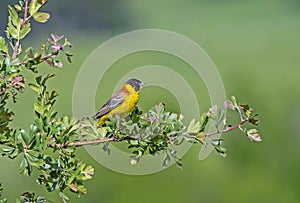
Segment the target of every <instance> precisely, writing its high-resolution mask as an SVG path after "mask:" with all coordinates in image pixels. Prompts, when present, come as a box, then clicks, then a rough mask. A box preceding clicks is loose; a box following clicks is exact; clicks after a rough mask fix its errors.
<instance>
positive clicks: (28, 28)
mask: <svg viewBox="0 0 300 203" xmlns="http://www.w3.org/2000/svg"><path fill="white" fill-rule="evenodd" d="M30 31H31V26H30V21H27V22H26V23H25V24H24V27H23V28H22V29H21V30H20V34H19V39H23V38H24V37H25V36H26V35H27V34H28V33H29V32H30Z"/></svg>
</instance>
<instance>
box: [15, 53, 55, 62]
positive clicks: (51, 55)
mask: <svg viewBox="0 0 300 203" xmlns="http://www.w3.org/2000/svg"><path fill="white" fill-rule="evenodd" d="M57 54H58V51H54V52H52V53H51V54H48V55H46V56H43V57H42V58H41V59H40V60H41V61H42V62H44V61H46V60H48V59H49V58H52V57H53V56H56V55H57ZM29 62H30V61H23V62H20V63H18V65H27V64H29Z"/></svg>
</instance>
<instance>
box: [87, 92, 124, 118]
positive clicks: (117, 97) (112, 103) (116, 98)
mask: <svg viewBox="0 0 300 203" xmlns="http://www.w3.org/2000/svg"><path fill="white" fill-rule="evenodd" d="M125 95H126V93H125V92H120V91H119V92H117V93H116V94H114V95H113V96H112V97H111V98H110V99H109V100H108V101H107V102H106V103H105V104H104V105H103V106H102V107H101V108H100V110H99V111H98V112H97V114H96V115H94V116H93V117H94V118H95V119H98V118H100V117H101V116H103V115H105V114H107V113H109V112H110V111H111V110H113V109H115V108H116V107H118V106H120V105H121V104H122V103H123V101H124V97H125Z"/></svg>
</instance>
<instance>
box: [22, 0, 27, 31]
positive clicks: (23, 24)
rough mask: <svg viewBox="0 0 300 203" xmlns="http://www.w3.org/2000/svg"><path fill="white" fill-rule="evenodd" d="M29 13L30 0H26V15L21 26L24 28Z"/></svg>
mask: <svg viewBox="0 0 300 203" xmlns="http://www.w3.org/2000/svg"><path fill="white" fill-rule="evenodd" d="M27 13H28V0H26V1H25V9H24V16H23V21H22V25H21V28H24V26H25V22H26V19H27Z"/></svg>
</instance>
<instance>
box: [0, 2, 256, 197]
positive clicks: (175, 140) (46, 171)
mask: <svg viewBox="0 0 300 203" xmlns="http://www.w3.org/2000/svg"><path fill="white" fill-rule="evenodd" d="M47 2H48V0H32V1H29V0H20V1H19V4H16V5H14V7H11V6H8V10H9V18H8V25H7V28H6V38H4V37H2V36H0V153H1V156H4V157H8V158H10V159H15V158H16V157H21V158H22V159H21V162H20V165H19V171H20V173H22V174H24V175H28V176H30V175H32V172H33V170H36V171H37V174H38V177H37V183H38V184H41V185H44V186H45V187H46V189H47V190H48V191H49V192H52V191H58V192H59V195H60V197H61V199H62V201H63V202H66V201H67V200H68V197H67V196H66V195H65V190H66V189H67V190H70V191H72V192H74V193H76V194H77V195H78V196H80V195H84V194H86V193H87V189H86V187H85V181H86V180H89V179H91V178H92V176H93V174H94V168H93V167H92V166H90V165H88V164H86V163H85V162H84V161H82V160H80V159H79V158H78V157H77V156H76V148H77V147H80V146H84V145H93V144H100V143H101V144H103V150H105V151H106V152H107V153H108V154H109V143H110V142H126V143H127V144H128V148H129V149H130V150H132V154H133V156H132V160H131V162H130V163H131V164H133V165H134V164H137V163H138V162H139V160H140V159H141V158H142V157H143V155H144V154H145V153H149V154H152V155H155V154H157V153H164V154H165V159H164V161H163V163H162V165H163V167H166V166H167V165H168V163H169V161H170V160H171V158H173V159H174V160H175V162H176V163H177V166H178V167H181V166H182V162H181V159H180V157H178V156H177V155H176V151H175V150H174V146H176V145H180V144H182V143H183V142H185V141H187V142H192V143H200V144H204V145H208V144H210V145H212V146H214V147H215V149H216V151H217V152H218V153H219V154H220V155H222V156H226V149H225V148H223V147H222V146H221V143H222V141H223V140H222V139H210V137H211V136H212V135H214V134H220V133H226V132H229V131H232V130H235V129H240V130H241V131H242V132H243V133H244V134H245V135H246V136H247V137H248V138H249V139H250V140H251V141H256V142H260V141H261V137H260V135H259V134H258V131H257V130H256V129H255V128H251V129H246V128H245V127H243V126H244V124H246V123H248V124H252V125H257V124H258V120H257V119H256V116H257V114H255V113H253V109H251V108H250V107H249V106H248V105H242V104H239V103H238V102H237V101H236V99H235V98H234V97H232V98H231V99H230V100H227V101H226V102H225V108H227V109H231V110H234V111H235V112H237V113H238V116H239V118H240V122H239V123H238V124H236V125H234V126H231V125H229V124H227V120H226V116H225V111H224V110H222V109H221V108H220V107H217V106H213V107H211V108H210V109H209V111H208V112H207V113H203V114H202V115H201V118H200V121H198V122H197V121H195V120H192V121H191V122H190V124H189V125H188V126H185V125H184V124H183V122H182V121H183V115H181V114H175V113H171V112H168V111H166V109H165V106H164V104H163V103H159V104H158V105H156V106H155V107H154V108H153V109H151V110H149V111H147V112H145V113H143V112H141V111H140V110H139V109H138V108H136V109H135V110H134V111H133V113H132V114H131V115H130V117H129V118H124V119H120V118H118V117H115V116H110V117H109V120H108V121H107V122H106V123H105V126H100V127H99V126H98V125H97V121H94V120H91V119H89V118H85V119H83V120H81V121H79V120H77V119H75V118H72V117H68V116H58V112H57V111H56V109H55V102H56V99H57V97H58V93H57V92H56V91H55V90H49V88H48V85H47V82H48V80H49V79H51V78H52V77H54V74H41V73H39V69H38V67H39V65H40V64H41V63H44V62H45V63H47V64H48V65H49V66H51V67H56V68H62V67H63V63H62V62H61V61H59V60H57V55H58V54H59V53H63V54H64V55H65V56H66V59H67V61H69V62H71V57H72V54H70V53H69V52H68V51H67V49H68V48H69V47H72V44H71V42H70V41H69V40H67V39H66V38H65V37H64V36H59V35H55V34H51V37H50V38H48V39H47V42H46V43H45V44H43V45H42V46H41V50H40V51H37V50H34V49H33V48H31V47H29V48H26V49H25V51H24V49H23V48H22V43H21V40H22V39H24V37H26V36H27V35H28V34H29V33H30V31H31V21H32V20H34V21H37V22H40V23H45V22H47V20H48V19H49V18H50V14H49V13H46V12H41V11H40V9H41V8H42V7H43V6H44V5H45V4H46V3H47ZM23 69H27V70H30V71H31V72H32V73H33V74H34V75H35V81H32V82H31V83H27V81H26V79H25V78H24V76H23V75H22V71H23ZM27 84H28V85H27ZM27 86H28V87H29V88H30V89H32V90H33V91H34V92H35V93H36V95H37V96H36V99H35V101H34V103H33V111H34V120H33V121H32V124H31V125H30V126H29V128H28V130H26V129H14V128H12V127H11V126H10V122H11V121H12V120H13V118H14V113H13V111H12V110H11V109H9V108H8V107H7V105H6V104H7V101H8V100H9V99H11V100H12V101H13V102H14V103H15V102H17V96H18V95H19V94H21V93H23V92H24V90H25V89H26V88H27ZM209 124H213V125H214V126H215V129H216V131H214V132H208V131H207V126H208V125H209ZM82 138H83V139H82ZM0 192H2V188H1V189H0ZM0 195H1V193H0ZM0 201H1V202H6V200H5V199H3V200H0ZM17 202H50V201H49V200H47V199H46V198H44V197H41V196H36V195H35V193H30V192H24V193H23V194H22V195H21V197H20V198H19V199H17Z"/></svg>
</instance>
